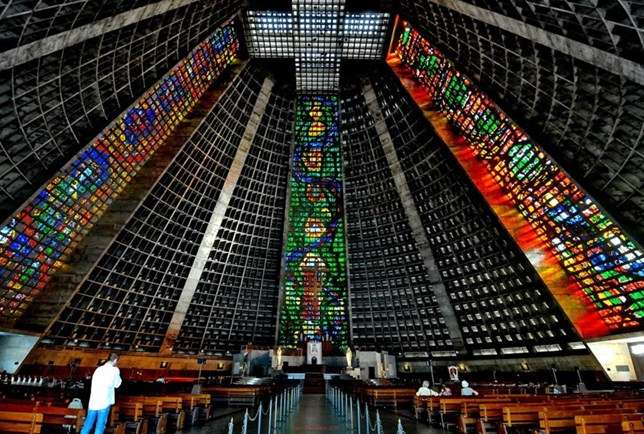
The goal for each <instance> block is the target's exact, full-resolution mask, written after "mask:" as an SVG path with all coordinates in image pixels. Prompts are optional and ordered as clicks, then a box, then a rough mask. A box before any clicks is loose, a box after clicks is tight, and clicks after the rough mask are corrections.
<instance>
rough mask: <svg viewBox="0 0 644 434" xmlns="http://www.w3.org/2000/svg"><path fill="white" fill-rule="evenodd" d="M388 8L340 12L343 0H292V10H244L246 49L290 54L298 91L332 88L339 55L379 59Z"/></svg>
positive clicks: (277, 55)
mask: <svg viewBox="0 0 644 434" xmlns="http://www.w3.org/2000/svg"><path fill="white" fill-rule="evenodd" d="M388 24H389V14H388V13H381V12H357V13H351V12H345V2H344V0H293V4H292V12H279V11H247V12H246V21H245V26H246V41H247V46H248V53H249V55H250V56H251V57H258V58H294V59H295V78H296V83H297V91H298V92H302V93H320V92H337V91H338V90H339V84H340V61H341V59H361V60H379V59H382V58H383V55H384V45H385V36H386V33H387V27H388Z"/></svg>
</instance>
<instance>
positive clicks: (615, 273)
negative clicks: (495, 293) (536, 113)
mask: <svg viewBox="0 0 644 434" xmlns="http://www.w3.org/2000/svg"><path fill="white" fill-rule="evenodd" d="M396 53H397V55H398V56H399V58H400V59H401V60H402V62H403V64H406V65H407V66H408V67H409V68H411V69H412V70H413V74H414V76H415V78H416V79H417V80H418V81H419V82H420V83H422V84H423V85H424V86H425V88H426V89H427V91H428V94H429V95H430V96H431V98H432V102H433V105H434V106H435V107H436V108H438V109H439V110H441V111H442V112H443V113H444V114H446V116H447V117H448V119H450V121H451V122H452V123H453V124H454V125H455V127H456V129H457V130H458V132H459V133H460V134H462V135H463V136H464V137H465V139H466V140H467V143H468V145H469V146H470V148H471V149H472V151H474V153H475V154H476V155H477V156H478V158H479V159H480V160H481V161H484V162H485V164H486V167H487V170H488V171H489V172H490V173H491V175H492V176H493V178H494V179H495V180H496V182H497V183H498V184H499V185H500V186H501V188H502V189H503V191H504V192H505V194H507V195H508V196H509V197H510V199H511V201H512V203H513V204H514V206H515V207H516V208H517V209H518V210H519V212H520V213H521V214H522V215H523V216H524V217H525V218H526V220H528V221H529V222H530V224H531V225H532V227H533V228H534V230H535V231H536V233H537V234H538V235H539V237H540V239H541V241H542V242H543V243H544V244H545V246H546V248H547V249H549V250H550V251H551V252H552V253H553V254H554V256H555V257H556V258H557V259H558V261H559V262H560V264H561V266H562V267H563V269H564V270H565V271H566V273H567V274H568V276H569V278H570V279H571V281H572V283H573V286H574V287H575V288H576V290H575V294H579V296H581V297H585V299H586V301H587V303H588V305H589V306H592V308H593V309H594V310H595V311H596V312H597V313H598V314H599V317H601V321H602V323H603V326H602V327H603V328H602V329H603V330H604V332H603V333H602V334H606V333H613V332H622V331H626V330H628V329H633V328H636V327H641V325H642V318H643V317H644V303H643V302H642V298H643V297H644V257H643V254H642V250H641V249H640V247H639V246H638V245H637V244H636V243H635V242H634V241H633V240H632V239H631V238H630V237H629V236H628V235H627V234H625V233H624V232H623V231H622V230H621V229H620V228H619V227H618V226H617V225H616V224H615V222H614V221H613V220H612V219H611V218H610V217H609V216H608V215H606V213H605V212H604V211H602V209H601V208H600V207H599V206H598V205H597V203H596V202H595V201H594V200H593V199H592V198H591V197H590V196H589V195H588V194H587V193H586V192H584V191H583V190H582V189H581V188H580V187H579V186H578V185H577V184H576V183H575V182H574V181H573V180H572V179H571V178H570V177H569V176H568V175H567V174H566V173H565V172H564V171H563V170H561V168H559V167H558V165H557V164H556V163H555V162H554V161H553V160H552V159H551V158H550V157H549V156H548V155H547V154H546V153H545V152H544V151H543V150H542V149H541V147H540V146H539V145H537V144H536V143H534V142H533V141H531V139H530V138H529V137H528V136H527V135H526V134H525V133H524V132H523V131H522V130H521V129H520V128H519V127H518V126H517V125H516V124H514V123H513V121H512V120H511V119H510V118H508V117H507V115H506V114H505V113H504V112H503V111H502V110H501V109H500V108H499V107H497V106H496V104H494V103H493V102H492V101H491V100H490V99H489V98H488V97H487V95H485V94H484V93H483V92H481V91H480V90H479V89H478V88H476V86H474V85H473V84H472V82H471V81H470V80H469V79H468V78H467V77H465V76H464V75H463V74H461V73H460V72H458V71H457V70H456V69H455V68H454V65H453V64H452V63H451V62H450V61H448V60H447V59H446V58H445V56H444V55H443V54H442V53H441V52H440V51H439V50H437V49H436V48H434V47H433V46H432V45H431V44H430V43H429V42H428V41H427V40H426V39H424V38H423V37H422V36H421V35H420V34H419V33H418V32H417V31H416V30H414V29H413V28H412V27H410V26H409V25H406V24H405V27H404V29H403V31H402V33H401V36H400V39H399V43H398V46H397V49H396ZM576 325H577V326H579V324H576ZM578 328H580V327H578ZM595 330H597V328H595ZM580 332H581V333H582V334H584V330H583V329H581V330H580ZM586 336H588V334H586Z"/></svg>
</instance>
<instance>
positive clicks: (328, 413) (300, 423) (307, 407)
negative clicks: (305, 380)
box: [282, 395, 347, 434]
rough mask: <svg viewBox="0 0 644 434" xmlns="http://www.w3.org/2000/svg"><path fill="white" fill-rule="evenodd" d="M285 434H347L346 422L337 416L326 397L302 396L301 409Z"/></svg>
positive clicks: (297, 411)
mask: <svg viewBox="0 0 644 434" xmlns="http://www.w3.org/2000/svg"><path fill="white" fill-rule="evenodd" d="M282 432H283V433H288V434H291V433H293V434H295V433H315V432H324V433H329V434H346V433H347V430H346V429H345V425H344V420H343V419H342V418H340V417H337V416H336V415H335V412H334V411H333V407H331V403H329V401H327V400H326V398H325V396H324V395H302V400H301V401H300V403H299V408H296V410H295V412H294V413H293V415H292V416H291V418H290V420H289V421H288V423H287V425H286V427H285V428H284V430H283V431H282Z"/></svg>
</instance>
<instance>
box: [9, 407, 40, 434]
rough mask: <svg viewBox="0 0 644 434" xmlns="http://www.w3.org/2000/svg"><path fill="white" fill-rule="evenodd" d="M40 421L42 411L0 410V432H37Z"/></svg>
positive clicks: (37, 433) (35, 433) (34, 433)
mask: <svg viewBox="0 0 644 434" xmlns="http://www.w3.org/2000/svg"><path fill="white" fill-rule="evenodd" d="M42 421H43V415H42V413H33V412H31V413H22V412H15V411H0V432H3V433H29V434H39V433H40V432H41V430H42Z"/></svg>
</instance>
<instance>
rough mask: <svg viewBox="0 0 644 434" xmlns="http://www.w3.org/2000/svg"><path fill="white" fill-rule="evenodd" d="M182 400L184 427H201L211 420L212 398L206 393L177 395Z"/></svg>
mask: <svg viewBox="0 0 644 434" xmlns="http://www.w3.org/2000/svg"><path fill="white" fill-rule="evenodd" d="M177 396H179V397H180V398H182V399H183V410H184V411H185V412H186V425H187V426H194V425H201V424H203V423H205V422H206V421H208V420H210V419H212V414H213V413H212V410H213V407H212V404H211V401H212V398H211V396H210V395H209V394H207V393H199V394H191V393H182V394H179V395H177Z"/></svg>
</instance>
